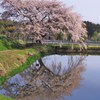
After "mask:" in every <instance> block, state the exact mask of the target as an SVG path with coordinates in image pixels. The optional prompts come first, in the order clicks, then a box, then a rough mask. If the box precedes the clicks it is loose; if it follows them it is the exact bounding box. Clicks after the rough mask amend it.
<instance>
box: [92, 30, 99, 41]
mask: <svg viewBox="0 0 100 100" xmlns="http://www.w3.org/2000/svg"><path fill="white" fill-rule="evenodd" d="M92 38H93V40H94V41H97V40H98V32H97V31H95V32H94V33H93V37H92Z"/></svg>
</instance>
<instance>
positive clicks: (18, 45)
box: [12, 40, 26, 48]
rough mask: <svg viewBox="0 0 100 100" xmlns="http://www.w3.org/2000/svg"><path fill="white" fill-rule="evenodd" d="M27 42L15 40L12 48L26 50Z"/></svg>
mask: <svg viewBox="0 0 100 100" xmlns="http://www.w3.org/2000/svg"><path fill="white" fill-rule="evenodd" d="M25 45H26V42H24V41H23V40H15V41H14V42H13V43H12V47H13V48H25Z"/></svg>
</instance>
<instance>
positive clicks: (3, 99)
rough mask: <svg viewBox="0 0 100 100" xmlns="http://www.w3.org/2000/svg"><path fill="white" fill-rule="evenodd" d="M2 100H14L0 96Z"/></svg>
mask: <svg viewBox="0 0 100 100" xmlns="http://www.w3.org/2000/svg"><path fill="white" fill-rule="evenodd" d="M0 100H13V99H11V98H8V97H6V96H4V95H0Z"/></svg>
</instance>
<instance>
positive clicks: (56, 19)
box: [1, 0, 87, 42]
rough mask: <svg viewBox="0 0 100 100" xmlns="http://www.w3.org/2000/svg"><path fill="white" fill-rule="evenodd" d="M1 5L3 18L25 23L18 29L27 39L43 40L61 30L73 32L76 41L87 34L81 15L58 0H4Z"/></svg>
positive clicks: (80, 40) (66, 32)
mask: <svg viewBox="0 0 100 100" xmlns="http://www.w3.org/2000/svg"><path fill="white" fill-rule="evenodd" d="M1 6H2V7H3V8H4V9H5V11H4V12H3V14H2V15H1V17H2V18H3V19H9V18H11V17H13V18H15V19H16V20H17V21H19V22H21V23H23V25H22V26H23V27H20V26H19V28H18V29H19V30H20V33H21V36H23V37H24V38H25V39H27V38H31V39H34V40H42V39H43V38H44V37H48V38H49V37H50V36H51V35H52V34H57V33H59V32H60V31H63V32H64V33H65V34H68V33H69V34H71V39H72V40H73V41H75V42H76V41H79V42H83V40H84V38H83V37H86V36H87V35H86V29H85V28H84V23H83V21H82V20H81V17H80V15H78V14H76V13H75V12H73V11H72V8H70V7H66V6H65V5H64V4H63V3H61V2H59V1H57V0H3V1H2V3H1ZM17 33H18V32H17ZM23 33H24V34H23Z"/></svg>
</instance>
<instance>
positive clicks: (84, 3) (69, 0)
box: [0, 0, 100, 24]
mask: <svg viewBox="0 0 100 100" xmlns="http://www.w3.org/2000/svg"><path fill="white" fill-rule="evenodd" d="M60 1H62V2H63V3H64V4H66V5H67V6H73V11H75V12H76V13H78V14H80V15H81V16H82V19H83V20H85V21H91V22H93V23H99V24H100V11H99V10H100V0H60ZM0 9H1V8H0Z"/></svg>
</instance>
